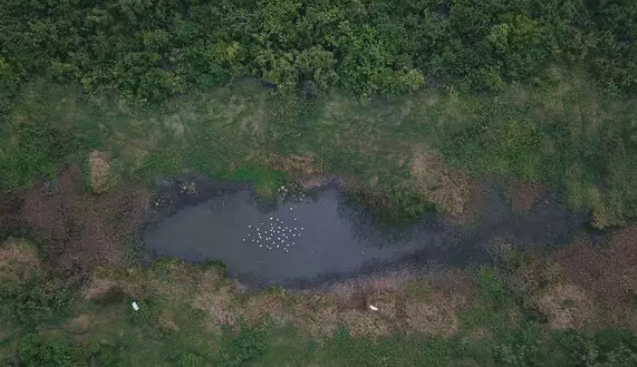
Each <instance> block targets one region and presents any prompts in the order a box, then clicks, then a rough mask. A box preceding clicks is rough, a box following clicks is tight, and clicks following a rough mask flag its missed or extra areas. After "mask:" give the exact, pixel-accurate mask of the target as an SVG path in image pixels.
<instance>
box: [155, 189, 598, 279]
mask: <svg viewBox="0 0 637 367" xmlns="http://www.w3.org/2000/svg"><path fill="white" fill-rule="evenodd" d="M179 186H180V185H179V184H176V185H175V184H174V183H173V184H172V185H171V184H170V183H168V182H167V183H166V185H165V187H164V196H163V200H162V199H160V200H159V202H158V205H157V206H158V207H160V208H161V207H163V208H168V209H169V210H165V212H164V215H162V216H161V217H160V218H159V219H158V220H157V221H155V222H154V223H152V224H150V225H149V226H148V227H147V228H146V230H145V234H144V237H145V243H146V248H147V251H148V253H149V255H150V256H164V257H176V258H179V259H183V260H188V261H206V260H220V261H222V262H223V263H225V264H226V265H227V267H228V271H229V275H230V276H231V277H234V278H237V279H239V280H240V281H242V282H244V283H246V284H248V285H250V286H253V287H262V286H267V285H271V284H281V285H283V286H286V287H291V288H304V287H307V286H310V285H312V284H316V283H321V282H324V281H328V280H338V279H344V278H349V277H352V276H356V275H360V274H361V273H372V272H376V271H380V270H387V269H394V268H395V269H402V268H405V267H410V266H413V267H423V266H430V265H432V264H436V263H442V264H451V265H466V264H469V263H474V262H484V261H488V259H489V255H488V251H487V250H486V249H487V244H488V243H489V241H491V240H492V239H493V238H494V236H502V237H503V238H509V239H511V240H512V242H513V243H515V244H517V245H521V246H537V245H541V246H553V245H556V244H559V243H563V242H566V241H568V237H569V236H570V235H571V234H572V232H573V231H575V230H578V229H582V228H583V227H584V225H585V222H586V217H585V216H582V215H576V214H573V213H572V212H569V211H568V210H566V209H563V208H560V207H559V205H545V206H544V207H540V208H536V209H534V210H532V211H530V212H527V213H524V214H520V213H518V214H516V213H512V212H511V211H509V210H507V205H506V203H505V201H504V199H503V198H502V197H500V196H499V195H498V194H497V193H492V194H491V196H493V197H491V198H489V200H488V202H489V208H486V209H487V214H489V215H488V216H485V217H484V218H483V219H482V220H480V221H479V222H478V223H475V224H473V225H471V226H466V225H465V226H461V225H456V224H452V223H448V222H445V221H444V220H442V219H440V218H437V217H435V216H433V215H432V216H430V217H428V218H423V219H422V221H420V222H419V223H418V224H417V225H412V226H410V227H405V228H394V229H389V228H384V227H383V228H381V227H379V226H377V225H375V223H376V222H375V221H374V218H373V217H372V215H371V214H370V213H368V212H366V211H365V210H364V209H362V208H360V207H358V206H356V205H352V204H347V203H346V201H345V200H344V197H343V195H342V194H341V192H340V191H339V189H338V187H337V186H336V185H328V186H327V187H325V188H323V189H322V190H321V191H320V192H318V193H316V195H315V196H314V197H313V198H309V197H303V198H300V197H299V196H297V195H289V194H282V195H281V196H280V197H279V200H278V202H276V203H271V205H269V206H267V207H265V206H264V205H263V204H262V203H259V202H258V201H256V200H254V198H253V194H252V191H251V190H250V189H249V185H241V184H226V183H214V182H198V183H197V190H196V193H190V194H189V193H180V192H179V191H180V190H179ZM291 196H293V197H292V198H291Z"/></svg>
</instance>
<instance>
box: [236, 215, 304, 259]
mask: <svg viewBox="0 0 637 367" xmlns="http://www.w3.org/2000/svg"><path fill="white" fill-rule="evenodd" d="M290 210H291V208H290ZM303 231H305V228H304V227H301V226H300V225H298V224H297V219H296V218H294V225H286V224H285V222H284V221H283V220H282V219H279V218H274V217H270V220H269V221H266V222H263V223H260V224H259V225H256V226H255V225H248V235H247V236H246V237H244V238H243V242H247V243H251V244H254V245H255V246H259V248H262V249H265V250H281V251H285V252H290V251H291V250H292V248H293V247H294V246H295V245H296V244H297V242H298V241H299V240H300V239H301V236H302V235H303Z"/></svg>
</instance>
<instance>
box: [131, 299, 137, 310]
mask: <svg viewBox="0 0 637 367" xmlns="http://www.w3.org/2000/svg"><path fill="white" fill-rule="evenodd" d="M131 306H133V310H135V311H139V306H138V305H137V302H134V301H133V303H131Z"/></svg>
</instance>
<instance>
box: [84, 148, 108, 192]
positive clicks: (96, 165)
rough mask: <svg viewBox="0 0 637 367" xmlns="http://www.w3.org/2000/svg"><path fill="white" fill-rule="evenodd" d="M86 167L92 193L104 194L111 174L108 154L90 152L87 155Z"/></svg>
mask: <svg viewBox="0 0 637 367" xmlns="http://www.w3.org/2000/svg"><path fill="white" fill-rule="evenodd" d="M88 166H89V170H90V175H91V187H92V188H93V191H94V192H97V193H101V192H105V191H106V190H107V188H108V181H109V178H110V173H111V164H110V159H109V157H108V154H106V153H103V152H98V151H92V152H90V153H89V154H88Z"/></svg>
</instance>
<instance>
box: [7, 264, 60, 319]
mask: <svg viewBox="0 0 637 367" xmlns="http://www.w3.org/2000/svg"><path fill="white" fill-rule="evenodd" d="M71 297H72V296H71V294H70V292H69V290H68V289H66V288H65V287H63V286H62V285H61V284H59V282H57V281H55V280H52V279H50V278H49V277H48V276H47V275H46V274H44V273H41V272H38V271H36V272H34V274H31V276H30V277H29V278H28V279H17V280H12V281H5V282H2V284H0V300H2V302H0V310H2V313H1V316H0V317H1V318H2V319H5V320H9V321H12V322H15V323H17V324H18V325H20V326H22V327H24V328H27V329H28V328H32V327H34V326H36V325H38V324H40V323H42V322H45V321H46V320H48V319H50V318H51V317H53V316H55V315H58V314H60V313H62V312H63V311H64V310H66V308H67V307H68V305H69V303H70V301H71Z"/></svg>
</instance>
